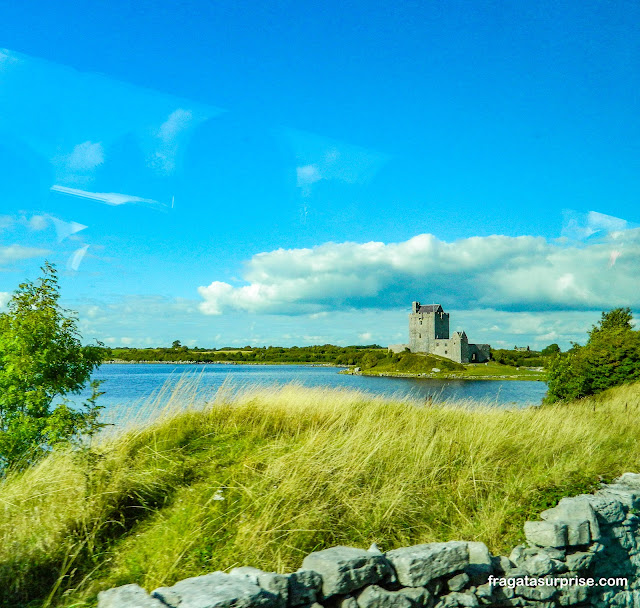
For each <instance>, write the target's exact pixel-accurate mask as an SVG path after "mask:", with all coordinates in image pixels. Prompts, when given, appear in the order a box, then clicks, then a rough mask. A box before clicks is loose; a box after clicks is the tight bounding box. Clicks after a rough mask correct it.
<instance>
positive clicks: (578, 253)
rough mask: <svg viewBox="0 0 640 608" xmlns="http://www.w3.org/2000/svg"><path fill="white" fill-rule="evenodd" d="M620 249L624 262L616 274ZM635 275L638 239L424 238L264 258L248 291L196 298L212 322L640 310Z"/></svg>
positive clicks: (251, 271) (251, 269)
mask: <svg viewBox="0 0 640 608" xmlns="http://www.w3.org/2000/svg"><path fill="white" fill-rule="evenodd" d="M614 237H615V238H614ZM614 244H615V248H616V250H618V251H619V250H620V249H621V248H622V247H624V255H621V256H619V257H618V258H617V263H616V264H615V266H611V265H610V258H611V252H612V248H613V245H614ZM639 272H640V230H626V231H622V232H618V233H615V234H613V235H610V236H607V237H606V238H604V239H602V240H600V241H598V242H590V243H589V244H588V245H579V246H577V245H572V246H569V245H562V244H557V243H551V242H549V241H547V240H546V239H544V238H542V237H533V236H520V237H508V236H498V235H494V236H488V237H472V238H467V239H461V240H459V241H455V242H451V243H449V242H445V241H441V240H439V239H437V238H436V237H435V236H433V235H431V234H421V235H418V236H415V237H413V238H411V239H409V240H408V241H404V242H400V243H389V244H385V243H381V242H370V243H351V242H346V243H326V244H324V245H320V246H318V247H314V248H312V249H289V250H285V249H278V250H276V251H271V252H266V253H260V254H257V255H255V256H253V257H252V258H251V260H249V262H248V263H247V271H246V275H245V280H246V282H247V283H248V284H247V285H245V286H241V287H234V286H232V285H230V284H228V283H225V282H221V281H213V282H212V283H211V284H210V285H208V286H201V287H199V288H198V291H199V293H200V295H201V296H202V298H203V300H204V301H203V302H202V304H201V306H200V309H201V311H202V312H203V313H205V314H213V315H215V314H222V313H224V312H227V311H232V310H236V311H247V312H255V313H266V314H310V313H317V312H322V311H326V310H349V309H352V308H363V307H365V308H387V309H389V308H393V307H397V306H404V305H406V304H407V302H411V301H412V300H414V299H421V298H427V299H428V300H429V301H430V302H431V301H437V302H440V303H442V304H443V305H446V306H448V307H449V308H458V309H473V308H477V307H491V308H495V309H499V310H595V309H601V310H602V309H605V308H610V307H614V306H636V307H640V290H638V288H637V276H638V273H639Z"/></svg>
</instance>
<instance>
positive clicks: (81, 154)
mask: <svg viewBox="0 0 640 608" xmlns="http://www.w3.org/2000/svg"><path fill="white" fill-rule="evenodd" d="M103 162H104V150H103V149H102V144H101V143H100V142H97V143H94V142H91V141H85V142H84V143H81V144H78V145H77V146H75V147H74V148H73V152H71V154H69V156H68V157H67V166H68V167H69V169H71V170H72V171H92V170H93V169H95V168H96V167H98V166H99V165H101V164H102V163H103Z"/></svg>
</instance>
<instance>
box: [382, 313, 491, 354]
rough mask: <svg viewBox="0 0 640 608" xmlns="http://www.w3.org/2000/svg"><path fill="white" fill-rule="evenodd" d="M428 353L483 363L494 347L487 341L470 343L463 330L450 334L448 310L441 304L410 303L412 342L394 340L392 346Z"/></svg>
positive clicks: (400, 349)
mask: <svg viewBox="0 0 640 608" xmlns="http://www.w3.org/2000/svg"><path fill="white" fill-rule="evenodd" d="M407 348H408V349H409V350H410V351H411V352H412V353H429V354H432V355H439V356H441V357H446V358H447V359H451V360H452V361H456V362H457V363H482V362H484V361H488V360H489V357H490V353H491V347H490V346H489V345H488V344H469V340H468V339H467V334H466V333H465V332H464V331H455V332H453V335H450V334H449V313H446V312H444V310H443V308H442V306H440V304H429V305H427V306H422V305H421V304H420V302H413V303H412V304H411V313H410V314H409V344H392V345H390V346H389V349H390V350H392V351H393V352H402V351H403V350H405V349H407Z"/></svg>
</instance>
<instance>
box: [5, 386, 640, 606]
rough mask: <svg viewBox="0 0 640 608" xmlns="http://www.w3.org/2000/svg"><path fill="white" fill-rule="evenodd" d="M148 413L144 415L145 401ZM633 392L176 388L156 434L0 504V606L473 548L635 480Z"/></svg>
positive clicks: (62, 462) (110, 445)
mask: <svg viewBox="0 0 640 608" xmlns="http://www.w3.org/2000/svg"><path fill="white" fill-rule="evenodd" d="M148 407H150V408H151V409H152V410H153V409H154V404H153V403H150V404H148ZM639 413H640V385H638V384H634V385H625V386H622V387H617V388H614V389H610V390H608V391H605V392H603V393H601V394H599V395H597V396H595V397H591V398H589V399H584V400H581V401H576V402H572V403H558V404H554V405H548V406H544V407H530V408H525V409H518V410H508V409H499V408H495V407H489V406H488V405H482V404H477V403H470V402H457V403H454V402H446V403H440V404H438V403H434V404H432V405H431V406H429V407H427V406H424V404H418V403H416V402H412V401H410V400H408V399H404V400H400V399H398V400H392V399H391V400H390V399H388V398H380V397H374V396H372V395H368V394H365V393H360V392H356V391H341V390H335V389H333V390H329V389H322V388H303V387H300V386H297V385H287V386H283V387H282V386H281V387H274V388H272V389H265V388H264V387H262V388H254V389H251V388H248V389H246V390H245V391H244V392H242V393H241V394H239V395H238V394H234V395H233V396H232V395H231V394H230V392H229V391H227V390H225V388H224V387H223V389H220V390H219V391H218V392H217V394H216V395H213V396H207V395H203V394H202V392H201V391H200V390H199V389H198V386H197V385H196V384H193V383H191V384H190V383H181V384H179V385H178V386H177V387H176V388H175V389H173V393H172V394H171V395H170V398H169V399H168V403H167V405H166V406H165V407H164V409H163V410H162V411H156V412H155V414H156V415H155V418H154V419H153V420H152V421H151V422H146V423H144V424H136V421H135V417H132V419H131V420H130V421H129V423H128V424H127V425H126V426H125V425H123V426H122V427H120V428H112V429H107V432H105V433H103V435H102V436H101V437H100V438H98V439H96V440H94V443H93V445H91V446H86V447H85V448H84V449H81V450H75V451H56V450H54V451H52V453H51V454H49V455H48V456H47V457H46V458H45V459H44V460H42V461H41V462H39V463H37V464H35V465H34V466H32V467H30V468H27V469H26V470H25V471H23V472H21V473H16V474H13V475H9V476H8V477H7V478H5V479H4V481H3V482H2V488H1V491H0V503H1V507H0V604H2V605H15V606H31V607H36V606H37V607H43V608H44V607H63V606H76V607H79V606H92V605H95V597H96V594H97V592H98V591H100V590H102V589H105V588H108V587H112V586H116V585H121V584H125V583H130V582H136V583H138V584H140V585H142V586H144V587H146V588H147V589H153V588H155V587H157V586H160V585H169V584H172V583H173V582H175V581H177V580H180V579H182V578H185V577H188V576H193V575H197V574H202V573H205V572H210V571H214V570H228V569H230V568H232V567H235V566H240V565H252V566H256V567H260V568H263V569H266V570H275V571H281V572H285V571H292V570H295V569H297V568H298V567H299V566H300V562H301V561H302V558H303V556H304V555H305V554H307V553H308V552H310V551H313V550H317V549H321V548H326V547H330V546H333V545H337V544H344V545H352V546H357V547H365V548H366V547H368V546H369V545H370V544H371V543H372V542H376V543H377V544H378V545H379V546H380V547H381V548H382V549H383V550H389V549H392V548H395V547H399V546H403V545H409V544H414V543H420V542H430V541H436V540H441V541H443V540H450V539H460V540H480V541H483V542H485V543H486V544H487V545H488V546H489V548H490V549H491V550H492V551H493V552H494V553H501V552H505V551H506V552H507V553H508V551H509V550H510V549H511V548H512V547H513V546H514V545H515V544H516V543H518V542H520V541H521V540H522V538H523V537H522V525H523V522H524V521H525V520H527V519H532V518H536V516H537V514H538V513H539V512H540V511H542V510H544V509H545V508H547V507H549V506H552V505H553V504H555V503H556V502H557V501H558V500H559V499H560V498H561V497H563V496H569V495H575V494H579V493H582V492H590V491H593V490H594V489H596V488H597V486H598V483H599V482H600V481H602V480H611V479H612V478H614V477H616V476H617V475H619V474H621V473H624V472H626V471H638V470H640V442H638V441H637V437H638V435H639V433H640V417H639V416H638V414H639Z"/></svg>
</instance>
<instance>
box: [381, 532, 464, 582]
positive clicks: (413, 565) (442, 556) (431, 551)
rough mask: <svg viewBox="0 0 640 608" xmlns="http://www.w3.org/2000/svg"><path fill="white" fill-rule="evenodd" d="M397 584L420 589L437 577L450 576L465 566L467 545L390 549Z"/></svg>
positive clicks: (458, 543)
mask: <svg viewBox="0 0 640 608" xmlns="http://www.w3.org/2000/svg"><path fill="white" fill-rule="evenodd" d="M387 559H388V560H389V561H390V562H391V564H392V565H393V567H394V569H395V571H396V576H397V578H398V582H399V583H400V584H401V585H406V586H407V587H421V586H423V585H426V584H427V583H428V582H429V581H431V580H433V579H434V578H438V577H440V576H446V575H447V574H453V573H454V572H458V571H460V570H463V569H464V568H465V567H466V566H468V565H469V549H468V545H467V543H464V542H458V541H450V542H448V543H429V544H424V545H414V546H413V547H403V548H402V549H394V550H393V551H389V552H388V553H387Z"/></svg>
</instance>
